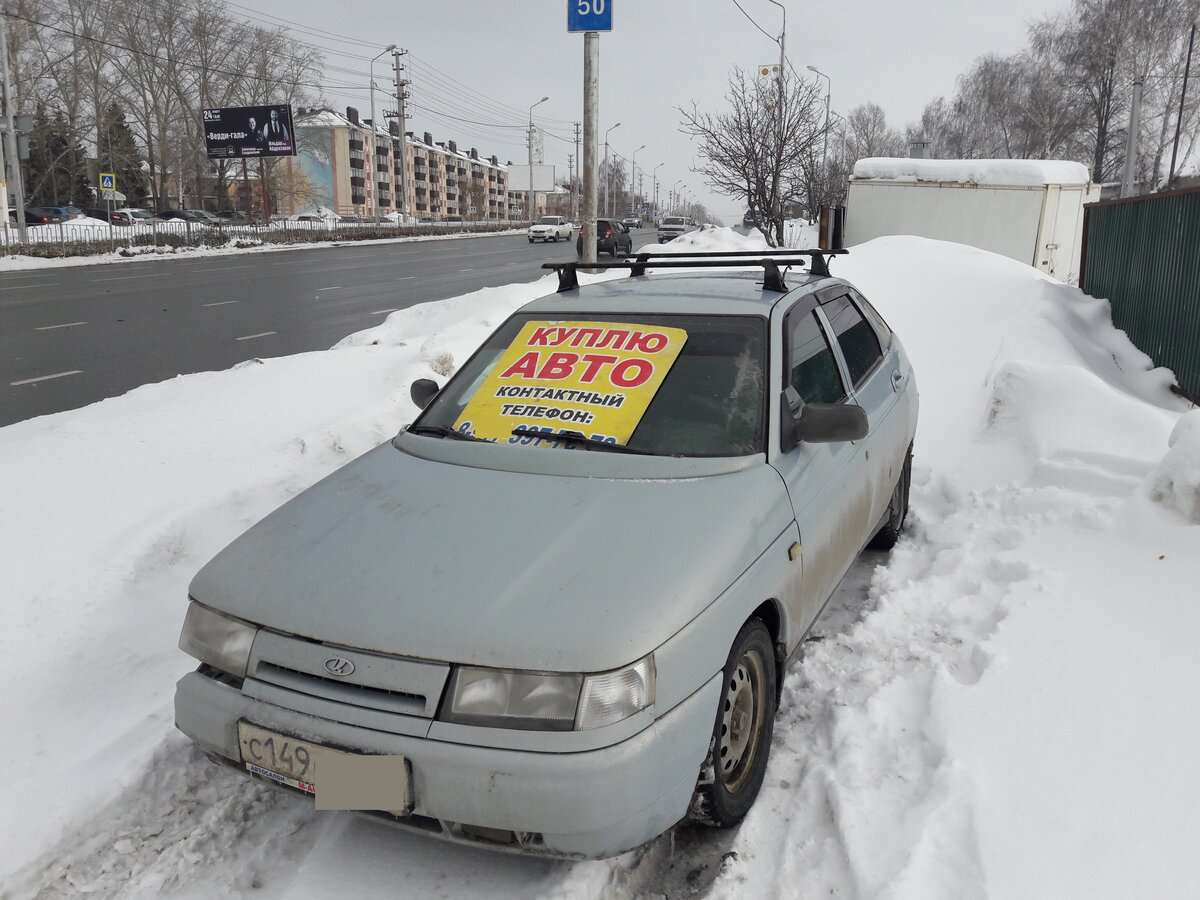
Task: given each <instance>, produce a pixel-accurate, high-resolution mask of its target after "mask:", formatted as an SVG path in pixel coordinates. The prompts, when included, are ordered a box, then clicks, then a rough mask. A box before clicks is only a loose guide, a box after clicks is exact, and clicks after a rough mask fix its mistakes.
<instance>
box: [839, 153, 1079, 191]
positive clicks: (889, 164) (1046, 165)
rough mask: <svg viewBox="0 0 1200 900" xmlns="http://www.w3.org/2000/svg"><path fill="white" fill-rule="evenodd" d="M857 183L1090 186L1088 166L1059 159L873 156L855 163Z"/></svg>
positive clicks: (854, 176)
mask: <svg viewBox="0 0 1200 900" xmlns="http://www.w3.org/2000/svg"><path fill="white" fill-rule="evenodd" d="M851 177H853V178H855V179H858V180H863V179H870V178H874V179H880V180H887V181H934V182H938V181H941V182H945V181H953V182H958V183H960V184H986V185H1034V184H1087V183H1088V182H1089V181H1090V180H1091V179H1090V178H1089V177H1088V170H1087V167H1086V166H1084V165H1083V164H1082V163H1077V162H1069V161H1066V160H1057V159H891V158H887V157H871V158H869V159H860V160H859V161H858V162H856V163H855V164H854V174H853V176H851Z"/></svg>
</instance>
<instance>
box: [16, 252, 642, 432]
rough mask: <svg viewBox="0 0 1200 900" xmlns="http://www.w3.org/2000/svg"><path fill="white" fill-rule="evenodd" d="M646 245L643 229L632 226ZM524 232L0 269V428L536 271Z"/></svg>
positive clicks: (305, 346) (332, 337)
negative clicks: (108, 262) (640, 232)
mask: <svg viewBox="0 0 1200 900" xmlns="http://www.w3.org/2000/svg"><path fill="white" fill-rule="evenodd" d="M635 240H636V241H639V242H640V243H639V244H638V246H640V245H641V244H644V243H647V242H649V243H654V232H653V231H646V232H643V233H642V234H640V235H636V236H635ZM574 258H575V245H574V243H573V241H571V242H566V243H560V244H556V245H546V244H536V245H533V244H530V243H529V242H528V241H527V240H526V238H525V235H524V233H521V234H506V235H495V236H486V237H476V238H460V239H454V240H422V241H389V242H385V243H370V242H368V243H361V244H350V245H341V246H327V247H321V248H317V249H306V250H281V249H272V250H270V251H257V250H255V251H248V252H247V251H243V252H213V253H211V254H209V255H186V256H183V257H182V258H180V259H166V260H153V261H151V260H141V259H139V260H136V261H131V262H130V263H128V264H123V265H91V266H70V267H66V266H53V267H49V268H40V269H24V270H21V271H13V272H5V273H0V426H2V425H8V424H11V423H12V422H19V421H22V420H24V419H28V418H31V417H33V416H37V415H45V414H47V413H53V412H61V411H63V410H66V409H74V408H77V407H79V406H84V405H86V404H88V403H94V402H96V401H97V400H102V399H104V398H105V397H115V396H117V395H118V394H123V393H124V392H125V391H128V390H132V389H133V388H135V387H138V386H139V385H142V384H147V383H149V382H157V381H162V380H163V379H165V378H171V377H173V376H175V375H179V374H187V373H192V372H204V371H211V370H214V369H225V368H228V367H229V366H231V365H234V364H235V363H238V362H241V361H242V360H245V359H250V358H252V357H256V356H257V357H267V356H283V355H286V354H289V353H299V352H302V351H305V350H324V349H326V348H328V347H329V346H331V345H332V344H333V343H335V342H336V341H338V340H340V339H341V338H343V337H345V336H346V335H348V334H350V333H351V332H354V331H358V330H360V329H362V328H366V327H369V326H370V325H373V324H375V323H377V322H380V321H382V319H383V317H384V316H386V315H387V314H388V313H390V312H392V311H393V310H396V309H404V308H407V307H410V306H413V305H415V304H417V303H424V302H426V301H429V300H440V299H443V298H446V297H455V296H458V295H460V294H465V293H467V292H468V291H472V290H475V289H477V288H480V287H483V286H490V285H500V284H507V283H509V282H512V281H515V280H532V279H535V278H540V277H542V275H543V272H542V271H541V269H540V268H539V267H540V266H541V264H542V263H543V262H544V261H546V260H562V259H574Z"/></svg>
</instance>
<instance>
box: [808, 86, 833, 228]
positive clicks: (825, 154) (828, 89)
mask: <svg viewBox="0 0 1200 900" xmlns="http://www.w3.org/2000/svg"><path fill="white" fill-rule="evenodd" d="M805 68H806V69H808V71H810V72H815V73H816V74H818V75H820V76H821V77H822V78H824V79H825V146H824V147H823V148H822V149H821V199H822V200H824V199H825V193H826V184H825V181H826V179H827V178H828V177H829V173H828V172H827V171H826V166H827V165H828V162H827V161H828V159H829V95H830V94H831V93H832V92H833V81H832V80H831V79H830V77H829V76H828V75H826V74H825V73H824V72H822V71H821V70H820V69H818V68H817V67H816V66H805ZM809 212H810V213H811V212H812V211H811V210H809Z"/></svg>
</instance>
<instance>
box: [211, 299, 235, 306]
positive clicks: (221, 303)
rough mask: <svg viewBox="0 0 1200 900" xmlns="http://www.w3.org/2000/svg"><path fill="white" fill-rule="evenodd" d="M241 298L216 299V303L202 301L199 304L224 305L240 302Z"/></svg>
mask: <svg viewBox="0 0 1200 900" xmlns="http://www.w3.org/2000/svg"><path fill="white" fill-rule="evenodd" d="M241 302H242V301H241V300H218V301H217V302H216V303H202V304H201V306H225V305H227V304H229V303H241Z"/></svg>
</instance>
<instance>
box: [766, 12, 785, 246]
mask: <svg viewBox="0 0 1200 900" xmlns="http://www.w3.org/2000/svg"><path fill="white" fill-rule="evenodd" d="M770 2H771V3H774V4H775V5H776V6H778V7H779V8H780V9H781V10H782V11H783V27H782V28H781V29H780V31H779V100H778V103H779V132H778V139H777V140H778V144H777V146H776V153H775V175H774V177H773V178H772V179H771V195H772V197H773V198H774V200H775V204H776V206H777V208H778V211H779V212H778V215H779V218H780V219H781V220H782V218H783V198H782V197H780V196H779V177H780V175H781V174H782V173H781V172H780V171H779V170H780V169H782V168H783V88H784V80H783V67H784V66H785V65H786V64H787V58H786V56H785V55H784V41H785V40H786V39H787V7H786V6H784V5H783V4H782V3H780V2H779V0H770ZM780 227H781V231H780V233H779V238H780V243H783V240H782V238H783V232H782V226H780Z"/></svg>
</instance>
